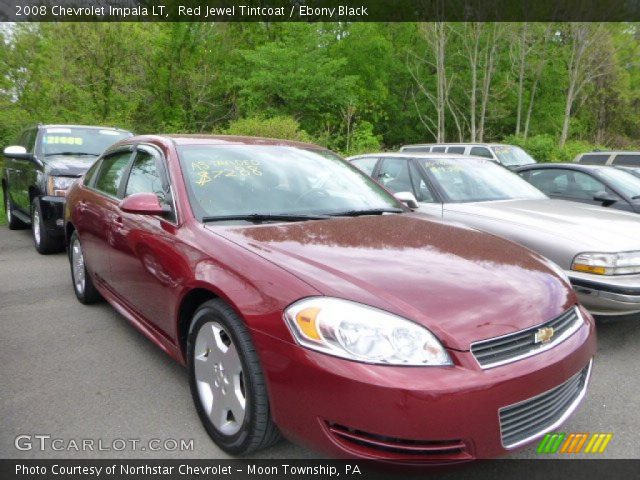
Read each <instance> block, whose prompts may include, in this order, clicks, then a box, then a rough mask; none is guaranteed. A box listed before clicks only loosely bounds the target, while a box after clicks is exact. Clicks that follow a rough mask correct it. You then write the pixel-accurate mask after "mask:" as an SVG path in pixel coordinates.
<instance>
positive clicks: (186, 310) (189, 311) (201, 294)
mask: <svg viewBox="0 0 640 480" xmlns="http://www.w3.org/2000/svg"><path fill="white" fill-rule="evenodd" d="M215 298H218V296H217V295H216V294H215V293H213V292H212V291H210V290H206V289H204V288H196V289H194V290H191V291H190V292H189V293H187V294H186V295H185V296H184V298H183V299H182V303H181V304H180V308H179V309H178V335H179V338H178V341H179V342H180V350H181V351H182V354H183V355H184V356H185V357H186V353H187V336H188V335H189V326H190V325H191V318H192V317H193V314H194V313H195V312H196V310H197V309H198V307H199V306H200V305H202V304H203V303H204V302H208V301H209V300H213V299H215Z"/></svg>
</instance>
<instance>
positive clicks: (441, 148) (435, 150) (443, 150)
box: [431, 147, 447, 153]
mask: <svg viewBox="0 0 640 480" xmlns="http://www.w3.org/2000/svg"><path fill="white" fill-rule="evenodd" d="M446 149H447V147H433V148H432V149H431V151H432V152H434V153H444V152H445V150H446Z"/></svg>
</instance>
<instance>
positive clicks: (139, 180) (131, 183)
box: [124, 151, 164, 201]
mask: <svg viewBox="0 0 640 480" xmlns="http://www.w3.org/2000/svg"><path fill="white" fill-rule="evenodd" d="M147 192H151V193H155V194H156V195H158V198H159V199H160V201H163V200H164V189H163V186H162V178H161V177H160V173H159V172H158V167H157V165H156V159H155V157H154V156H153V155H151V154H149V153H148V152H143V151H140V152H138V153H137V155H136V159H135V161H134V163H133V167H131V174H130V175H129V180H128V181H127V188H126V191H125V195H124V196H125V197H128V196H129V195H133V194H134V193H147Z"/></svg>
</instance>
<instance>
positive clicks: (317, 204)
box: [178, 145, 402, 219]
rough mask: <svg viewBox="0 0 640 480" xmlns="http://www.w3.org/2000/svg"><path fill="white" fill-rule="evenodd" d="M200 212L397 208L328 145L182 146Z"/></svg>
mask: <svg viewBox="0 0 640 480" xmlns="http://www.w3.org/2000/svg"><path fill="white" fill-rule="evenodd" d="M178 154H179V157H180V164H181V166H182V171H183V173H184V177H185V182H186V184H187V189H188V191H189V197H190V201H191V204H192V208H193V210H194V213H195V215H196V216H197V217H199V218H201V219H202V218H204V217H217V216H229V215H252V214H259V215H325V214H335V213H342V212H347V211H352V210H369V209H397V208H402V206H401V204H400V203H399V202H398V201H397V200H396V199H395V198H394V197H393V196H391V195H390V194H389V193H387V192H386V191H385V190H384V189H382V188H381V187H380V186H379V185H378V184H377V183H375V182H374V181H373V180H371V179H370V178H369V177H367V176H366V175H364V174H362V173H360V171H359V170H357V169H356V168H354V167H352V166H350V165H349V164H348V163H346V162H345V161H344V160H342V159H341V158H340V157H338V156H337V155H335V154H333V153H332V152H329V151H328V150H307V149H303V148H298V147H290V146H269V145H188V146H181V147H178Z"/></svg>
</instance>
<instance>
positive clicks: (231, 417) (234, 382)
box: [193, 322, 246, 435]
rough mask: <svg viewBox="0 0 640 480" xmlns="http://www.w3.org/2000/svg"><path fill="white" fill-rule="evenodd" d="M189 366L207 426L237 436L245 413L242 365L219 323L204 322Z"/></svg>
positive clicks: (229, 338) (229, 337)
mask: <svg viewBox="0 0 640 480" xmlns="http://www.w3.org/2000/svg"><path fill="white" fill-rule="evenodd" d="M193 363H194V372H195V379H196V384H197V386H198V395H199V397H200V402H201V404H202V408H203V409H204V411H205V412H206V414H207V415H208V417H209V419H210V420H211V423H212V424H213V426H214V427H215V428H216V429H217V430H218V431H220V432H221V433H223V434H225V435H234V434H236V433H238V431H240V429H241V428H242V423H243V421H244V417H245V412H246V409H245V407H246V394H245V387H244V375H243V371H242V362H241V361H240V356H239V355H238V350H237V349H236V347H235V345H234V344H233V341H232V340H231V336H230V335H229V334H228V333H227V332H226V331H225V329H224V328H223V327H222V326H221V325H220V324H219V323H216V322H207V323H205V324H204V325H203V326H202V328H200V330H199V331H198V336H197V337H196V343H195V348H194V353H193Z"/></svg>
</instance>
